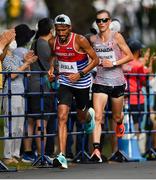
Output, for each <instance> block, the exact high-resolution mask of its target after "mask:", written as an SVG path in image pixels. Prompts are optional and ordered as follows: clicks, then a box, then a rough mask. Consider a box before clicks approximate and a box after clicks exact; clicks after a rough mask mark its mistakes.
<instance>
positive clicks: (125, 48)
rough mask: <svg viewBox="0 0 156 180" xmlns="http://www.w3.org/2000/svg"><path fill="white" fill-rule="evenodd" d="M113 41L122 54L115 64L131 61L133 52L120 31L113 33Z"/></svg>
mask: <svg viewBox="0 0 156 180" xmlns="http://www.w3.org/2000/svg"><path fill="white" fill-rule="evenodd" d="M115 41H116V42H117V44H118V46H119V47H120V49H121V50H122V51H123V54H124V56H123V57H122V58H121V59H119V60H117V65H121V64H125V63H127V62H129V61H131V60H132V59H133V54H132V52H131V50H130V49H129V47H128V45H127V44H126V42H125V40H124V38H123V36H122V35H121V34H120V33H116V34H115Z"/></svg>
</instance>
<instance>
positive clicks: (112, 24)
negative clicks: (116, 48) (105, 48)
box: [109, 20, 121, 32]
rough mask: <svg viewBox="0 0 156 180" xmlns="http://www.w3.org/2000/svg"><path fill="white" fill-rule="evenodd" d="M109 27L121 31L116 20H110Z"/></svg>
mask: <svg viewBox="0 0 156 180" xmlns="http://www.w3.org/2000/svg"><path fill="white" fill-rule="evenodd" d="M109 29H110V30H112V31H115V32H120V31H121V24H120V22H119V21H118V20H112V22H111V23H110V25H109Z"/></svg>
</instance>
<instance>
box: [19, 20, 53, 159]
mask: <svg viewBox="0 0 156 180" xmlns="http://www.w3.org/2000/svg"><path fill="white" fill-rule="evenodd" d="M52 29H53V21H52V20H51V19H50V18H43V19H41V20H39V22H38V30H37V33H36V37H35V40H34V43H33V44H32V49H34V51H35V54H36V55H37V56H38V60H37V61H36V62H35V63H33V64H31V66H30V69H31V71H48V70H49V68H50V64H51V49H50V47H49V44H48V40H49V39H50V38H51V37H52V33H51V31H52ZM40 78H42V77H41V76H40V74H39V73H37V74H36V73H35V74H31V76H30V78H29V92H31V93H32V92H33V93H34V92H35V93H40V92H41V88H40ZM43 91H44V93H46V92H49V88H48V86H47V84H46V83H45V80H44V83H43ZM43 101H44V113H50V112H52V110H51V98H50V96H49V95H45V94H44V96H43ZM28 111H29V114H40V115H35V116H30V117H29V119H28V122H27V123H28V135H32V134H33V133H34V128H35V134H36V135H41V128H42V124H41V122H42V121H43V124H44V125H43V129H44V134H46V128H47V122H48V120H49V118H50V116H49V115H43V116H42V114H41V95H35V96H34V95H30V96H29V98H28ZM35 140H36V147H37V154H38V156H40V155H41V138H36V139H35ZM45 146H46V138H44V152H45ZM34 160H35V154H34V151H33V149H32V138H27V139H25V140H24V154H23V158H22V161H23V162H33V161H34Z"/></svg>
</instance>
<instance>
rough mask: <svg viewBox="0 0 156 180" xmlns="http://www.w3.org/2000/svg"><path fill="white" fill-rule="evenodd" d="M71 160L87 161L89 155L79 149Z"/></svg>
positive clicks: (88, 160) (76, 161) (75, 161)
mask: <svg viewBox="0 0 156 180" xmlns="http://www.w3.org/2000/svg"><path fill="white" fill-rule="evenodd" d="M73 162H74V163H89V162H90V156H89V155H88V153H87V152H86V151H80V152H78V153H77V154H76V156H75V157H74V159H73Z"/></svg>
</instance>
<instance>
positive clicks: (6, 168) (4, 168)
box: [0, 161, 17, 172]
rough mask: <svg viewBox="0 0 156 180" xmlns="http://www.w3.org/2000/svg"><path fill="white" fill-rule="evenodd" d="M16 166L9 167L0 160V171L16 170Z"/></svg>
mask: <svg viewBox="0 0 156 180" xmlns="http://www.w3.org/2000/svg"><path fill="white" fill-rule="evenodd" d="M16 171H17V169H16V168H11V169H9V168H8V167H7V166H6V165H5V164H4V163H3V162H2V161H0V172H16Z"/></svg>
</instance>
